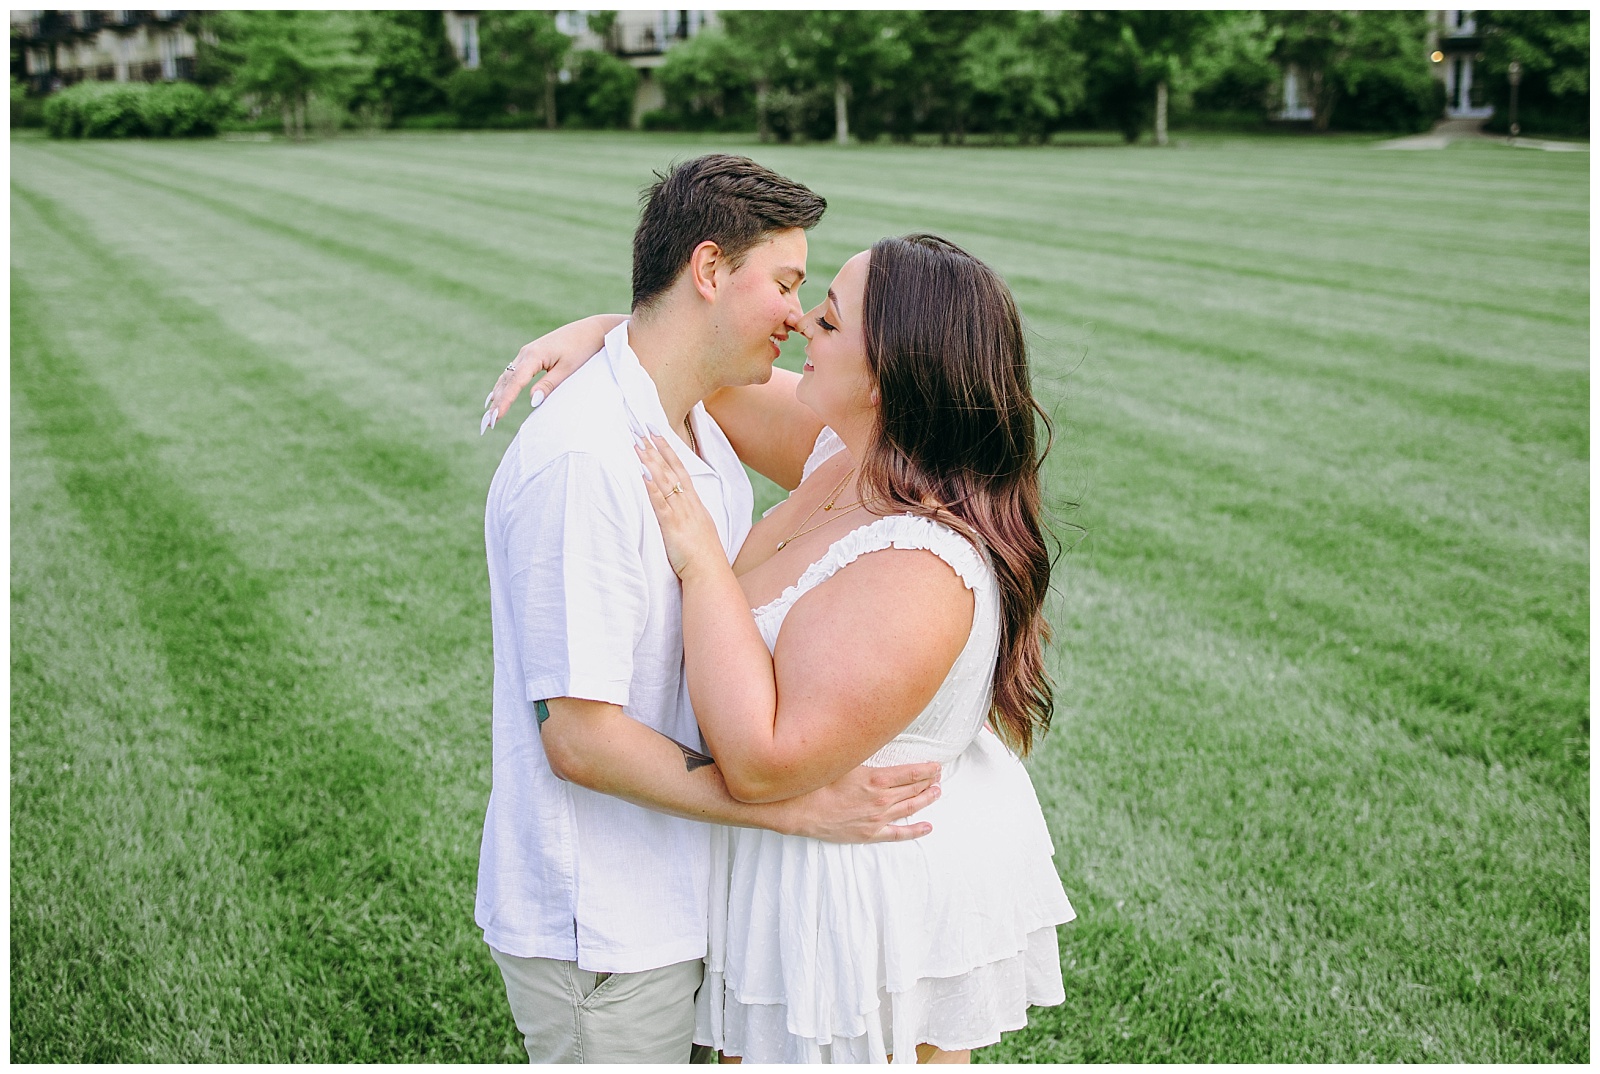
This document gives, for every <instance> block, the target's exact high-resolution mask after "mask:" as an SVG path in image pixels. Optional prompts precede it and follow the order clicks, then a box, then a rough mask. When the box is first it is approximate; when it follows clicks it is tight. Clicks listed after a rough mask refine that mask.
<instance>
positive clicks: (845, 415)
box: [795, 250, 875, 430]
mask: <svg viewBox="0 0 1600 1074" xmlns="http://www.w3.org/2000/svg"><path fill="white" fill-rule="evenodd" d="M871 253H872V251H870V250H863V251H861V252H860V253H859V254H856V256H854V257H852V258H851V259H850V260H848V261H846V262H845V263H844V267H843V268H841V269H840V270H839V274H838V275H837V276H835V277H834V278H833V285H832V286H831V287H829V288H828V297H827V298H826V299H824V300H823V301H822V304H821V305H819V306H816V307H814V308H813V309H811V310H810V311H809V312H808V313H807V314H806V315H805V316H804V317H803V318H801V320H800V334H801V335H803V336H805V337H806V364H805V367H804V369H803V371H802V372H801V375H800V386H799V387H798V388H797V389H796V390H795V397H796V398H798V399H799V400H800V401H801V402H802V403H804V404H805V405H806V406H808V407H810V408H811V409H812V410H814V411H816V412H817V416H818V417H820V418H821V419H822V420H823V421H824V422H826V423H827V424H828V425H830V426H832V427H833V428H834V429H836V430H837V429H839V428H840V427H841V426H848V425H849V424H850V423H851V422H853V421H856V420H859V419H860V418H861V417H863V416H870V415H871V413H872V411H873V410H874V409H875V407H874V404H873V401H872V375H871V373H870V372H869V370H868V369H867V345H866V335H865V333H864V331H863V327H862V323H861V319H862V309H863V305H864V300H865V298H866V288H867V261H868V258H869V257H870V256H871Z"/></svg>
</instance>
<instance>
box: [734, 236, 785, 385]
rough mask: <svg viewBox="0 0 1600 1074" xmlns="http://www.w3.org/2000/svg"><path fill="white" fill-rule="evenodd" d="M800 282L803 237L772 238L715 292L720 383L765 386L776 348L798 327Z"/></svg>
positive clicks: (751, 254)
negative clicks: (720, 340) (720, 348)
mask: <svg viewBox="0 0 1600 1074" xmlns="http://www.w3.org/2000/svg"><path fill="white" fill-rule="evenodd" d="M805 278H806V233H805V232H804V231H802V230H801V229H800V228H790V229H788V230H787V231H779V232H775V233H774V234H773V235H771V236H770V237H768V238H767V240H766V241H765V242H762V243H761V244H759V245H758V246H756V247H755V248H754V249H752V250H751V251H750V252H749V253H748V254H746V255H745V258H744V261H743V263H742V264H740V266H739V267H738V268H737V269H734V270H733V271H732V272H730V273H729V274H728V276H727V277H726V281H725V282H726V290H725V291H724V290H721V289H720V288H719V294H718V298H717V307H718V309H717V327H718V329H719V330H720V331H722V332H724V333H726V337H725V338H726V342H727V346H726V347H725V348H724V349H723V363H722V365H723V368H722V371H721V372H722V382H723V383H724V384H726V385H739V384H765V383H766V382H767V381H769V380H771V379H772V363H773V362H775V361H777V360H778V342H779V341H781V340H784V339H787V338H788V337H789V330H790V329H792V328H795V327H797V326H798V325H799V323H800V316H801V314H802V312H803V311H802V309H801V308H800V283H801V281H802V280H804V279H805Z"/></svg>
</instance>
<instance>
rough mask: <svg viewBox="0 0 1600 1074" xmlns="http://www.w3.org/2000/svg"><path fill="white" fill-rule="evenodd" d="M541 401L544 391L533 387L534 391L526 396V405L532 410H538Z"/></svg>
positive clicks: (542, 400)
mask: <svg viewBox="0 0 1600 1074" xmlns="http://www.w3.org/2000/svg"><path fill="white" fill-rule="evenodd" d="M542 402H544V392H543V391H541V390H538V389H535V391H534V393H533V394H532V395H530V396H528V406H529V407H531V408H532V409H534V410H538V409H539V404H540V403H542Z"/></svg>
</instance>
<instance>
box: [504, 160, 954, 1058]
mask: <svg viewBox="0 0 1600 1074" xmlns="http://www.w3.org/2000/svg"><path fill="white" fill-rule="evenodd" d="M824 208H825V203H824V202H823V200H822V199H821V198H819V197H817V196H816V195H815V194H813V193H812V192H811V191H810V190H807V189H806V188H805V187H803V186H801V185H800V184H798V183H795V182H792V181H790V180H788V179H785V178H783V177H782V176H780V175H777V174H775V173H773V172H771V171H769V170H767V169H766V168H763V167H761V166H760V165H758V164H756V163H755V162H754V161H750V160H747V159H744V158H742V157H732V156H724V155H713V156H706V157H701V158H699V159H697V160H692V161H689V162H687V163H685V164H682V165H680V166H678V167H677V168H675V169H673V170H672V171H670V172H669V173H668V174H667V175H666V176H665V177H663V178H662V179H661V181H660V182H658V183H656V184H655V186H654V187H652V188H651V190H650V192H649V194H648V198H647V202H646V205H645V208H644V212H643V214H642V217H641V220H640V224H639V228H638V230H637V232H636V233H635V235H634V266H633V292H634V293H633V314H632V319H631V320H630V321H628V322H625V323H624V324H622V325H620V326H619V327H617V328H616V329H615V330H613V331H612V332H611V333H610V334H609V335H608V336H607V337H606V341H605V348H604V351H603V352H602V354H601V355H599V356H597V357H596V358H595V359H594V360H592V361H590V362H589V363H588V364H587V365H585V366H584V367H583V368H582V369H581V370H579V371H578V372H577V373H575V374H573V375H572V377H571V378H570V379H569V380H568V381H567V383H566V384H565V386H564V390H563V391H562V392H561V393H560V394H559V396H556V397H552V398H551V399H550V401H548V402H546V403H545V404H544V405H543V406H542V407H541V408H540V409H539V410H537V411H536V412H535V413H534V415H533V416H532V417H530V418H529V419H528V420H527V421H526V422H525V424H524V426H523V428H522V430H521V432H520V433H519V434H518V436H517V438H516V439H515V440H514V441H513V442H512V444H511V447H510V448H509V449H508V450H507V451H506V455H505V458H504V459H503V460H502V461H501V464H500V468H499V470H498V471H497V472H496V474H495V477H494V481H493V483H492V484H491V485H490V489H489V498H488V506H487V509H486V512H485V539H486V545H487V551H488V560H489V588H490V600H491V605H492V613H493V628H494V660H495V674H494V784H493V790H492V792H491V794H490V798H489V808H488V815H487V818H486V819H485V822H484V833H483V849H482V857H481V859H480V865H479V873H478V902H477V922H478V924H479V925H480V926H481V927H482V928H483V930H484V939H485V940H486V941H487V942H488V943H489V945H490V949H491V952H492V954H493V956H494V959H495V961H496V963H497V964H498V965H499V966H500V969H501V972H502V975H503V977H504V979H505V984H506V995H507V998H508V1000H509V1001H510V1004H511V1009H512V1013H513V1015H514V1016H515V1018H516V1023H517V1027H518V1029H519V1030H520V1031H521V1032H522V1033H523V1037H524V1041H525V1044H526V1047H527V1051H528V1057H529V1059H530V1060H532V1061H534V1062H685V1061H687V1060H688V1058H689V1053H690V1041H691V1036H692V1033H693V1028H694V995H695V991H696V990H697V989H698V987H699V985H700V981H701V975H702V970H703V967H702V963H701V959H702V958H703V957H704V955H705V951H706V914H707V889H708V884H709V880H710V868H711V866H710V828H709V827H708V826H707V824H705V823H700V822H715V823H720V824H733V825H743V826H750V827H765V828H771V829H773V830H776V831H786V832H793V833H798V834H804V835H809V836H812V837H815V838H820V839H829V840H832V841H836V842H866V841H876V840H881V839H899V838H909V837H912V836H915V835H918V834H921V833H922V832H924V831H925V830H926V825H921V826H907V827H901V826H898V825H895V824H893V823H892V822H893V821H895V820H899V819H902V818H904V817H906V816H908V815H909V814H910V813H912V812H914V811H916V810H918V809H921V808H922V807H923V806H926V805H928V804H930V803H931V801H932V800H933V797H934V796H935V795H936V794H937V790H936V789H935V788H933V787H932V781H933V780H934V779H935V778H936V776H937V773H938V768H937V766H936V765H909V766H904V767H902V768H897V769H880V770H872V769H865V768H861V769H857V770H856V771H855V772H854V773H852V774H851V775H849V776H846V777H845V778H844V779H842V780H840V781H839V782H838V783H836V784H834V785H832V786H831V787H825V788H822V789H821V790H818V791H815V792H813V793H811V794H809V795H806V796H804V797H802V798H797V799H792V800H790V801H788V802H779V803H772V804H767V805H751V804H746V803H742V802H738V801H736V800H735V799H734V798H733V797H732V796H731V795H730V794H729V793H728V791H727V788H726V786H725V785H724V783H723V780H722V777H721V774H720V773H719V771H718V769H717V766H716V763H715V762H714V761H713V760H712V759H711V758H710V757H707V756H706V755H705V754H704V753H703V752H701V749H700V746H701V744H702V742H701V738H700V735H699V729H698V727H697V726H696V725H695V722H694V714H693V711H692V709H691V707H690V704H689V698H688V692H687V686H686V683H685V680H684V675H683V637H682V624H681V604H680V601H681V596H680V592H679V587H678V580H677V577H676V576H675V575H674V574H673V572H672V568H671V566H670V565H669V564H668V562H667V559H666V553H665V551H664V549H663V546H662V543H661V536H660V531H659V529H658V528H657V524H656V519H655V515H654V512H653V511H651V509H650V506H649V501H648V499H647V497H646V494H645V488H644V483H643V479H642V476H641V472H640V470H641V468H640V465H639V462H638V458H637V456H636V455H635V454H634V450H633V444H634V438H635V437H636V436H641V435H643V434H645V433H646V432H654V433H657V434H660V435H663V436H666V437H667V438H668V439H669V440H670V441H671V442H672V444H673V446H674V448H675V449H676V450H677V451H678V454H679V455H680V457H682V458H683V459H684V460H685V462H686V465H687V466H688V468H689V470H690V473H691V475H692V477H693V480H694V485H695V490H696V492H698V494H699V496H700V498H701V500H702V501H703V502H704V503H705V504H706V506H707V508H708V509H709V510H710V511H711V513H712V515H713V517H714V518H715V520H716V523H717V526H718V531H719V533H720V535H721V537H722V541H723V547H724V550H725V551H726V552H727V554H728V557H729V559H730V560H731V559H732V558H733V557H734V555H735V554H736V553H737V552H738V549H739V546H740V544H741V543H742V542H743V541H744V537H745V534H746V533H747V532H748V530H749V528H750V514H751V507H752V499H753V497H752V493H751V489H750V484H749V481H748V479H747V478H746V476H745V473H744V469H743V467H742V466H741V465H740V463H739V461H738V459H737V458H736V457H735V455H734V453H733V449H732V447H731V446H730V445H729V443H728V441H727V438H726V437H724V436H723V434H722V431H721V430H720V429H719V428H718V427H717V425H716V423H715V422H714V421H713V420H712V419H711V418H710V416H709V415H708V414H707V413H706V411H705V408H704V407H703V406H701V405H700V400H701V399H702V398H704V397H705V396H706V395H708V394H710V393H711V392H714V391H716V390H717V389H718V388H721V387H724V386H731V385H738V384H752V383H763V382H765V381H766V380H767V379H769V378H770V376H771V368H772V362H773V360H774V359H776V358H777V356H778V346H777V342H775V341H776V340H782V339H784V338H785V337H787V335H788V332H789V330H790V328H791V327H793V326H795V325H796V324H797V323H798V321H799V318H800V315H801V308H800V303H799V296H798V292H799V287H800V283H801V281H802V280H803V279H804V278H805V261H806V235H805V233H806V231H807V229H809V228H811V227H813V226H814V225H815V224H816V223H817V221H818V220H819V219H820V218H821V216H822V212H823V209H824Z"/></svg>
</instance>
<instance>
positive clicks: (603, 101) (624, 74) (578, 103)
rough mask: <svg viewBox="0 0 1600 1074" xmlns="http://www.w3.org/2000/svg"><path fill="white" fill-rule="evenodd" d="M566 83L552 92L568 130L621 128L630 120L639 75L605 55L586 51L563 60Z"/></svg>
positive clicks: (605, 53)
mask: <svg viewBox="0 0 1600 1074" xmlns="http://www.w3.org/2000/svg"><path fill="white" fill-rule="evenodd" d="M566 71H567V81H566V82H564V83H563V84H562V85H561V86H560V87H559V89H558V91H557V93H556V105H557V108H558V109H559V110H560V112H561V115H562V117H563V118H562V122H563V123H565V124H566V125H567V126H569V127H600V128H621V127H626V126H627V125H628V121H629V120H630V119H632V118H633V99H634V96H635V94H636V93H637V92H638V89H639V72H638V71H635V70H634V69H633V68H632V67H630V66H628V64H627V63H626V62H625V61H623V60H620V59H618V58H617V57H615V56H613V55H611V53H609V52H596V51H591V50H588V49H585V50H583V51H582V52H574V53H572V54H571V55H570V56H568V58H567V67H566Z"/></svg>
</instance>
